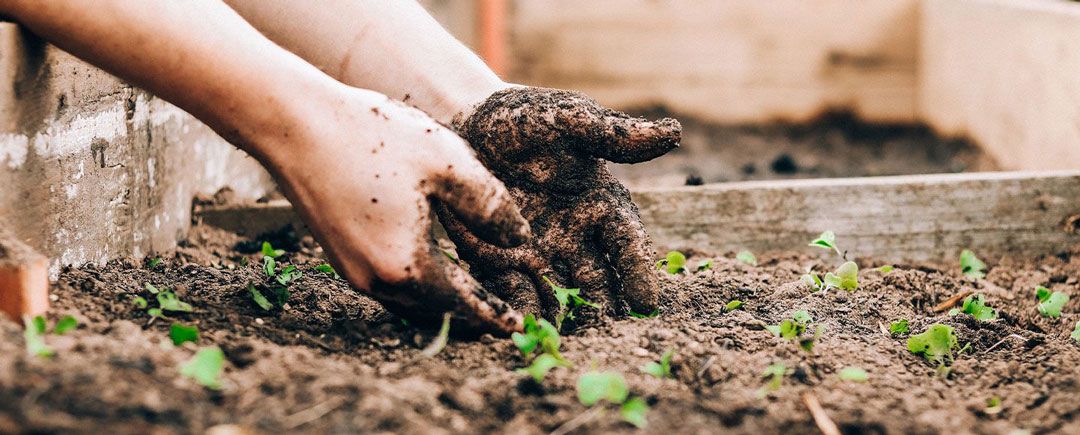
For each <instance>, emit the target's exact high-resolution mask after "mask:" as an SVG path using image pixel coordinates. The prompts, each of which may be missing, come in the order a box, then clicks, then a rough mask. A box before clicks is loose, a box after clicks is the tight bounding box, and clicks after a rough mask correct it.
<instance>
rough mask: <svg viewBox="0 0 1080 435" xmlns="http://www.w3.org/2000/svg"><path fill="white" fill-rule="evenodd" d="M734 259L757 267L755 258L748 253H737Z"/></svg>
mask: <svg viewBox="0 0 1080 435" xmlns="http://www.w3.org/2000/svg"><path fill="white" fill-rule="evenodd" d="M735 259H736V260H739V261H741V262H743V263H746V264H749V265H751V266H757V257H755V256H754V253H753V252H750V251H739V253H738V254H735Z"/></svg>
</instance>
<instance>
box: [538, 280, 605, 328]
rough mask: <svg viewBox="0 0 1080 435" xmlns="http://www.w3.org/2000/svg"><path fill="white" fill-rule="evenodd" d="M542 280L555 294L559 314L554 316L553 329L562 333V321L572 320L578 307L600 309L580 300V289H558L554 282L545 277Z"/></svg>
mask: <svg viewBox="0 0 1080 435" xmlns="http://www.w3.org/2000/svg"><path fill="white" fill-rule="evenodd" d="M543 278H544V282H546V283H547V284H548V285H549V286H551V290H553V291H554V292H555V300H556V301H558V302H559V313H558V314H556V315H555V329H557V330H560V331H562V324H563V321H564V320H566V319H570V320H574V310H577V309H578V308H580V307H584V306H588V307H593V308H600V306H599V305H596V304H594V303H592V302H589V301H586V300H585V299H582V297H581V296H580V295H581V289H580V288H563V287H559V286H557V285H555V283H554V282H551V280H550V279H548V277H547V276H544V277H543Z"/></svg>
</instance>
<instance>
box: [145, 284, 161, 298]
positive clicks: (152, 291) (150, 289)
mask: <svg viewBox="0 0 1080 435" xmlns="http://www.w3.org/2000/svg"><path fill="white" fill-rule="evenodd" d="M144 287H146V291H148V292H150V294H152V295H156V294H158V292H159V291H160V290H158V288H157V287H154V285H153V284H150V283H146V284H145V285H144Z"/></svg>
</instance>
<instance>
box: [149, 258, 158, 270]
mask: <svg viewBox="0 0 1080 435" xmlns="http://www.w3.org/2000/svg"><path fill="white" fill-rule="evenodd" d="M159 264H161V257H157V258H154V259H153V260H150V261H148V262H146V268H147V269H153V268H155V267H157V265H159Z"/></svg>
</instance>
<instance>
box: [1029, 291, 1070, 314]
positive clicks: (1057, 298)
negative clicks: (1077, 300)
mask: <svg viewBox="0 0 1080 435" xmlns="http://www.w3.org/2000/svg"><path fill="white" fill-rule="evenodd" d="M1035 296H1036V297H1037V298H1039V314H1042V315H1043V316H1046V317H1050V318H1055V319H1056V318H1058V317H1061V308H1063V307H1064V306H1065V303H1066V302H1069V295H1067V294H1065V293H1062V292H1053V293H1051V292H1050V289H1048V288H1046V287H1043V286H1039V287H1038V288H1037V289H1035Z"/></svg>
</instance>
